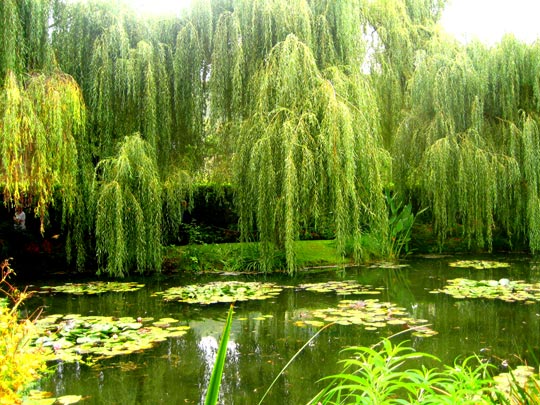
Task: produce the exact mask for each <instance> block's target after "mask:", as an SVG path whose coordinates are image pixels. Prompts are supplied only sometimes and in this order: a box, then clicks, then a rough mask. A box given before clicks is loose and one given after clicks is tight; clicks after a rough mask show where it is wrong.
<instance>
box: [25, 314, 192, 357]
mask: <svg viewBox="0 0 540 405" xmlns="http://www.w3.org/2000/svg"><path fill="white" fill-rule="evenodd" d="M152 320H153V319H151V318H150V319H147V320H146V321H145V320H143V319H141V318H139V319H134V318H128V317H124V318H120V319H118V318H113V317H106V316H88V317H83V316H77V317H73V316H72V315H69V316H64V317H59V316H58V315H51V316H50V317H44V318H41V319H38V320H37V321H36V326H37V329H38V336H37V337H36V338H35V339H33V342H32V344H33V345H34V346H38V347H42V348H45V349H47V350H48V357H49V359H50V360H62V361H64V362H82V363H86V364H89V365H92V364H93V363H94V362H95V361H97V360H99V359H101V358H108V357H113V356H118V355H122V354H130V353H133V352H137V351H141V350H144V349H148V348H151V347H153V346H154V345H155V344H156V343H158V342H161V341H164V340H166V339H167V338H170V337H179V336H182V335H184V334H185V333H186V331H187V329H189V327H188V326H183V325H179V321H178V320H176V319H173V318H164V319H161V320H159V321H157V322H155V323H154V324H151V322H152Z"/></svg>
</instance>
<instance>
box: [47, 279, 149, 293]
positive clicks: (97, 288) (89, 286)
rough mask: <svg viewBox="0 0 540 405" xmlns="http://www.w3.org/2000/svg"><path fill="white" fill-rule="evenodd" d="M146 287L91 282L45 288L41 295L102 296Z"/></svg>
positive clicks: (114, 282) (130, 284)
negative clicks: (56, 293) (51, 293)
mask: <svg viewBox="0 0 540 405" xmlns="http://www.w3.org/2000/svg"><path fill="white" fill-rule="evenodd" d="M143 287H144V284H139V283H134V282H130V283H129V282H124V283H122V282H118V281H90V282H88V283H66V284H63V285H56V286H43V287H41V288H40V289H39V291H38V292H39V293H42V294H43V293H45V294H46V293H50V292H61V293H67V294H76V295H83V294H102V293H106V292H130V291H136V290H139V289H141V288H143Z"/></svg>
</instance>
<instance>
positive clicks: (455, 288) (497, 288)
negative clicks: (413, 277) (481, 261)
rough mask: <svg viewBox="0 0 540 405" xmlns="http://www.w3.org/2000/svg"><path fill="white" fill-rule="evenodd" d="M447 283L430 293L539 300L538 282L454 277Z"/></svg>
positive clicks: (467, 296)
mask: <svg viewBox="0 0 540 405" xmlns="http://www.w3.org/2000/svg"><path fill="white" fill-rule="evenodd" d="M447 283H448V284H447V285H446V286H445V287H444V288H442V289H438V290H433V291H431V292H432V293H445V294H448V295H451V296H452V297H454V298H489V299H500V300H503V301H507V302H515V301H525V302H528V301H531V302H532V301H540V283H525V282H524V281H511V280H509V279H507V278H501V279H500V280H470V279H467V278H456V279H452V280H448V282H447Z"/></svg>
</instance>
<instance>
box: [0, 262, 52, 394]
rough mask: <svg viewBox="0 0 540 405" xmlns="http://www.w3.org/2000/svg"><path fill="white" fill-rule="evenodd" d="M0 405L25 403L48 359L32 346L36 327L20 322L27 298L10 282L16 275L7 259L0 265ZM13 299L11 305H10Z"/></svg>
mask: <svg viewBox="0 0 540 405" xmlns="http://www.w3.org/2000/svg"><path fill="white" fill-rule="evenodd" d="M0 271H1V278H0V292H1V293H2V294H4V295H5V297H2V298H0V404H1V405H4V404H5V405H14V404H20V403H21V402H22V395H23V394H24V390H25V389H26V388H27V387H28V386H29V384H31V383H32V382H34V381H35V380H37V379H38V378H39V377H40V373H42V372H44V371H45V366H46V365H45V361H46V360H45V356H44V355H43V354H42V353H41V352H40V350H39V349H37V348H35V347H31V346H30V340H31V338H32V336H33V333H34V324H33V323H32V322H31V321H30V320H29V319H24V320H20V319H19V316H18V307H19V306H20V304H21V303H22V302H23V300H24V299H25V298H26V297H27V294H26V293H24V292H20V291H18V290H17V289H16V288H15V287H13V286H12V285H11V284H10V283H9V282H8V280H7V278H8V277H9V275H10V274H11V273H12V272H13V271H12V270H11V268H10V267H9V263H8V261H7V260H5V261H4V262H3V263H1V264H0ZM10 300H11V303H10Z"/></svg>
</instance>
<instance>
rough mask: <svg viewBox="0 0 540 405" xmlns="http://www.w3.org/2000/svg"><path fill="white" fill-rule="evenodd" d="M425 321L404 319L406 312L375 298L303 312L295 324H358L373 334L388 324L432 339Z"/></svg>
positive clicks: (406, 316)
mask: <svg viewBox="0 0 540 405" xmlns="http://www.w3.org/2000/svg"><path fill="white" fill-rule="evenodd" d="M427 322H428V321H427V320H424V319H415V318H412V317H410V316H408V314H407V312H406V310H405V309H404V308H401V307H399V306H397V305H395V304H393V303H391V302H380V301H379V300H377V299H363V300H342V301H340V302H339V304H338V305H337V307H335V308H324V309H315V310H313V311H307V312H306V313H304V314H303V315H302V319H300V320H297V321H296V322H295V325H297V326H305V325H312V326H316V327H320V326H323V325H326V324H328V323H333V324H338V325H362V326H363V327H364V329H365V330H371V331H375V330H377V329H380V328H386V327H388V326H391V325H400V326H402V327H405V328H406V329H409V330H410V331H411V332H412V335H413V336H423V337H428V336H433V335H436V334H437V332H436V331H434V330H433V329H431V328H429V326H428V325H427Z"/></svg>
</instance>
